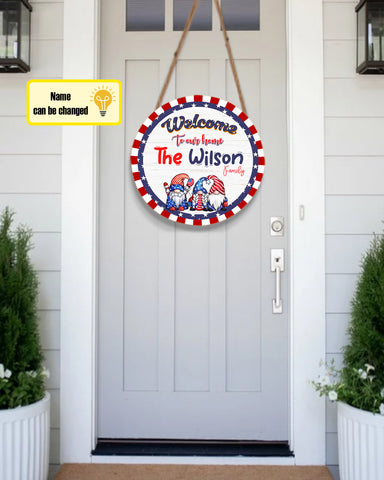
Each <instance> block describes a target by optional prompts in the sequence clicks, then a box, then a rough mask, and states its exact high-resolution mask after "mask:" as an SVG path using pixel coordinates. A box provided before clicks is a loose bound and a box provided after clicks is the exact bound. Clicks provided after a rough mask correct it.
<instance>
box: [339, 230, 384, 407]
mask: <svg viewBox="0 0 384 480" xmlns="http://www.w3.org/2000/svg"><path fill="white" fill-rule="evenodd" d="M348 333H349V343H348V345H347V346H346V347H345V349H344V368H343V371H342V376H341V380H342V383H343V384H344V385H345V388H344V390H345V401H346V403H348V404H350V405H352V406H354V407H358V408H362V409H363V410H372V407H373V410H376V411H377V409H378V408H379V405H380V403H381V402H384V400H383V398H382V396H381V393H384V392H382V389H383V388H384V236H378V235H375V236H374V239H373V241H372V242H371V246H370V248H369V250H368V251H367V252H366V254H365V255H364V257H363V261H362V271H361V275H360V277H359V280H358V282H357V286H356V290H355V294H354V297H353V300H352V313H351V322H350V325H349V328H348ZM365 365H370V366H372V367H374V368H373V370H370V374H371V376H372V377H373V378H372V379H369V378H368V380H369V382H370V383H371V387H372V388H373V389H374V390H376V391H375V392H372V393H375V396H376V398H377V400H376V404H375V405H374V406H373V405H372V400H370V399H369V396H367V395H366V391H365V389H364V388H362V387H363V385H364V382H358V383H356V373H355V372H356V370H357V371H359V369H361V368H362V367H363V366H365ZM363 380H364V379H363Z"/></svg>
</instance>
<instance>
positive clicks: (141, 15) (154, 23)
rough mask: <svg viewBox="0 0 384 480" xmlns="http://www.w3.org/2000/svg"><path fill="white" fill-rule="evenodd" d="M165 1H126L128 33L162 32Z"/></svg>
mask: <svg viewBox="0 0 384 480" xmlns="http://www.w3.org/2000/svg"><path fill="white" fill-rule="evenodd" d="M164 17H165V0H127V21H126V30H127V31H128V32H142V31H147V32H149V31H162V30H164Z"/></svg>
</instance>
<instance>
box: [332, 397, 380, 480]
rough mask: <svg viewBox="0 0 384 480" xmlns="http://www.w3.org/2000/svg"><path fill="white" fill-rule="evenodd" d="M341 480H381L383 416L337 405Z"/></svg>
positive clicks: (348, 406)
mask: <svg viewBox="0 0 384 480" xmlns="http://www.w3.org/2000/svg"><path fill="white" fill-rule="evenodd" d="M337 428H338V445H339V468H340V480H380V479H383V478H384V416H382V415H380V414H378V413H377V414H373V413H370V412H366V411H364V410H359V409H358V408H354V407H351V406H350V405H347V404H345V403H342V402H338V404H337Z"/></svg>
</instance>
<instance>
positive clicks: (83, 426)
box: [60, 0, 99, 463]
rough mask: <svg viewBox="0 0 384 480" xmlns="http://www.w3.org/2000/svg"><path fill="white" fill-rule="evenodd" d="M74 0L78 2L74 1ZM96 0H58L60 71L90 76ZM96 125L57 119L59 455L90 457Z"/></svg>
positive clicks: (94, 46)
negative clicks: (59, 131)
mask: <svg viewBox="0 0 384 480" xmlns="http://www.w3.org/2000/svg"><path fill="white" fill-rule="evenodd" d="M79 3H80V4H81V5H79ZM98 3H99V2H98V0H81V2H79V0H66V1H65V2H64V68H63V77H64V78H65V79H76V78H79V79H95V78H97V75H96V72H97V69H98V62H97V58H98V36H99V35H98V11H99V10H98ZM96 177H97V127H92V126H67V127H63V149H62V270H61V378H60V409H61V411H60V418H61V429H60V433H61V434H60V445H61V456H60V458H61V462H63V463H64V462H89V461H90V452H91V449H92V447H93V443H94V432H95V428H94V427H95V418H96V413H95V408H94V405H95V401H94V398H95V391H96V388H95V378H96V377H95V365H96V361H95V347H96V341H95V330H96V328H95V327H96V315H95V278H96V271H95V266H96V261H95V253H96V222H95V219H96V215H95V213H96V201H97V196H96Z"/></svg>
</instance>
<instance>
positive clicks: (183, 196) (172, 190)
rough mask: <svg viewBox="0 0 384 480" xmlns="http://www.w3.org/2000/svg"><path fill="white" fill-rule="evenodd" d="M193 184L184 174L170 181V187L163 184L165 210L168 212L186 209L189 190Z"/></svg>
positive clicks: (165, 183) (191, 179)
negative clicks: (165, 202)
mask: <svg viewBox="0 0 384 480" xmlns="http://www.w3.org/2000/svg"><path fill="white" fill-rule="evenodd" d="M193 183H194V180H193V178H190V177H189V175H187V174H186V173H179V174H177V175H175V176H174V177H173V178H172V180H171V185H168V183H167V182H164V189H165V193H166V194H167V208H168V209H169V210H179V211H182V210H186V209H187V208H188V199H189V197H190V193H189V191H190V189H191V187H192V185H193Z"/></svg>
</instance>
